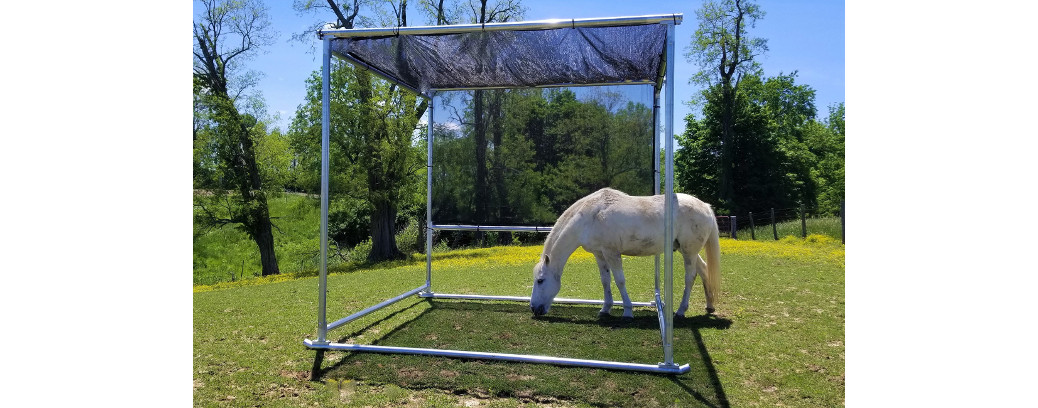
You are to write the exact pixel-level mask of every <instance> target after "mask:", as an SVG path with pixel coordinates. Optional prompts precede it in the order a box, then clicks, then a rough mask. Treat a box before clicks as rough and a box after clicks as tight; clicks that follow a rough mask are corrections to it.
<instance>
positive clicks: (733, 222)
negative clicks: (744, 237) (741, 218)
mask: <svg viewBox="0 0 1038 408" xmlns="http://www.w3.org/2000/svg"><path fill="white" fill-rule="evenodd" d="M730 220H732V239H739V236H738V235H737V233H736V232H735V231H736V230H738V223H737V222H736V221H735V216H734V215H733V216H732V218H730Z"/></svg>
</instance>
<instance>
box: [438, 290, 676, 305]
mask: <svg viewBox="0 0 1038 408" xmlns="http://www.w3.org/2000/svg"><path fill="white" fill-rule="evenodd" d="M418 296H419V297H423V298H433V299H468V300H508V301H515V302H529V301H530V297H529V296H488V295H457V294H450V293H420V294H418ZM552 303H572V304H580V305H604V304H605V301H604V300H599V299H567V298H556V299H555V300H553V301H552ZM631 305H632V306H646V307H656V302H631Z"/></svg>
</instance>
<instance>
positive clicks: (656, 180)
mask: <svg viewBox="0 0 1038 408" xmlns="http://www.w3.org/2000/svg"><path fill="white" fill-rule="evenodd" d="M660 91H661V89H656V90H654V92H653V93H652V123H653V125H652V180H653V186H652V194H653V195H659V194H660V145H659V140H660V136H661V135H662V132H660V130H661V129H660ZM653 258H654V261H653V262H654V264H655V269H653V270H654V271H655V274H654V276H655V282H656V286H655V287H654V288H655V290H656V293H655V294H656V295H659V294H660V254H656V256H654V257H653ZM656 307H657V312H659V310H662V309H659V308H660V307H662V305H656Z"/></svg>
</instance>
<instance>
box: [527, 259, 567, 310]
mask: <svg viewBox="0 0 1038 408" xmlns="http://www.w3.org/2000/svg"><path fill="white" fill-rule="evenodd" d="M561 287H562V269H561V268H558V267H553V265H552V264H551V262H550V260H549V259H548V255H542V256H541V260H540V261H539V262H537V265H534V266H533V294H532V295H530V311H532V312H533V314H534V315H535V316H540V315H543V314H545V313H548V309H551V302H552V301H553V300H555V295H558V294H559V289H560V288H561Z"/></svg>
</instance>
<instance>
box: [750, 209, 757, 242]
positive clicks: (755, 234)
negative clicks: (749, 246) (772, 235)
mask: <svg viewBox="0 0 1038 408" xmlns="http://www.w3.org/2000/svg"><path fill="white" fill-rule="evenodd" d="M755 228H756V227H754V226H753V211H750V239H751V240H756V239H757V232H756V231H754V229H755Z"/></svg>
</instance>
